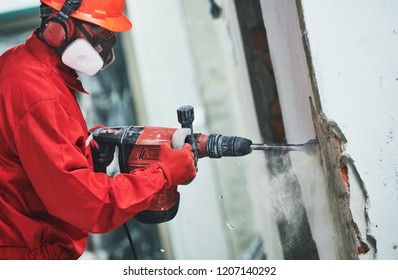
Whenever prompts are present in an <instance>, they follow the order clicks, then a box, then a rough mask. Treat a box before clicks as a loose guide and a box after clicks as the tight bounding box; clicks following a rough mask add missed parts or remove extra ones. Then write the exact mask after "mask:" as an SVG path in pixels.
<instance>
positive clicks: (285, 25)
mask: <svg viewBox="0 0 398 280" xmlns="http://www.w3.org/2000/svg"><path fill="white" fill-rule="evenodd" d="M326 2H328V3H329V2H333V1H326ZM338 2H339V9H340V10H341V9H342V10H344V11H347V14H344V15H343V16H344V19H348V18H350V17H351V14H349V12H350V11H351V10H350V9H351V7H348V4H344V3H345V2H344V1H338ZM365 2H366V3H365V4H363V6H362V7H363V9H365V10H366V11H368V10H369V11H370V10H372V6H371V5H370V4H369V2H368V1H365ZM345 5H346V6H345ZM326 6H327V5H326ZM331 6H332V7H334V6H333V5H331ZM394 7H396V6H394ZM384 8H385V10H388V6H387V5H384ZM385 10H379V12H380V14H383V15H385ZM126 14H127V16H128V17H129V18H130V20H131V21H132V23H133V28H132V30H131V31H128V32H125V33H121V34H118V45H117V47H116V50H115V52H116V61H115V62H114V64H112V65H111V66H110V67H109V68H107V70H106V71H101V72H99V73H98V74H97V75H95V76H93V77H89V76H85V75H82V74H79V76H80V79H81V80H82V82H83V85H84V87H85V89H86V90H87V91H88V92H90V94H89V95H84V94H81V95H79V97H78V102H79V104H80V106H81V109H82V112H83V114H84V116H85V119H86V121H87V125H88V127H92V126H94V125H96V124H99V123H101V124H104V125H106V126H129V125H145V126H165V127H179V123H178V121H177V115H176V110H177V108H178V107H180V106H182V105H192V106H193V107H194V109H195V121H194V124H193V127H194V131H195V132H203V133H206V134H210V133H220V134H223V135H237V136H242V137H246V138H249V139H251V140H252V141H253V142H256V143H276V144H281V143H287V142H289V143H304V142H306V141H307V140H309V139H311V138H320V137H322V135H323V136H325V131H327V132H328V133H330V135H329V134H328V139H329V138H330V139H334V138H333V137H334V136H335V135H338V136H339V137H340V140H341V139H343V140H344V141H346V140H347V139H346V138H344V137H343V136H344V134H343V131H345V132H347V131H355V129H351V126H352V127H354V128H357V127H358V126H357V125H356V124H355V122H353V123H350V122H349V121H350V120H353V119H354V118H351V119H350V117H346V118H344V116H341V114H344V113H345V112H346V111H344V112H342V111H338V108H339V106H340V105H339V104H338V103H336V105H334V103H333V102H331V100H332V98H333V96H334V97H335V99H339V98H340V100H341V96H336V95H335V91H333V90H329V91H328V89H327V88H326V86H325V87H322V86H323V85H328V84H332V83H331V82H330V81H335V79H334V78H335V77H334V78H333V77H326V78H325V76H323V75H322V74H324V73H325V71H324V69H330V68H328V67H329V66H330V65H331V64H330V63H329V61H327V60H322V59H326V58H329V57H330V54H333V53H335V52H333V51H330V49H327V50H324V49H322V46H318V45H316V43H317V42H320V41H321V42H322V40H321V39H322V38H324V37H323V36H325V37H328V38H330V34H332V35H335V36H336V37H334V39H335V40H334V41H333V43H335V44H337V43H338V42H339V39H338V35H337V34H338V33H339V32H340V34H341V32H342V31H343V30H344V29H345V28H346V26H351V25H350V24H347V25H345V26H344V27H343V26H340V29H338V30H336V32H335V33H333V32H332V31H331V33H329V35H327V34H325V33H323V29H322V28H323V27H325V26H329V25H327V24H330V25H332V24H333V23H334V22H335V21H334V19H331V18H328V17H327V16H326V15H328V14H330V12H329V10H328V7H322V5H321V4H319V3H318V4H316V1H315V2H314V1H310V0H303V1H266V0H264V1H260V0H217V1H213V0H211V1H209V0H127V1H126ZM332 14H333V13H332ZM311 15H312V16H313V18H311ZM307 17H308V20H307ZM384 18H387V17H385V16H384ZM39 22H40V18H39V1H38V0H19V1H13V2H10V1H6V0H0V53H3V52H4V51H6V50H7V49H8V48H10V47H11V46H14V45H17V44H21V43H23V42H24V41H25V40H26V38H28V37H29V36H30V35H31V33H32V31H33V30H34V29H35V28H36V27H38V26H39ZM266 27H267V28H266ZM311 27H314V28H313V29H311ZM315 27H319V30H317V29H316V28H315ZM321 27H322V28H321ZM330 30H332V29H330ZM330 30H329V31H330ZM394 30H396V31H397V32H398V28H397V29H394ZM308 31H311V32H309V33H308ZM394 32H395V31H394ZM364 33H365V30H364V31H363V33H361V34H364ZM350 34H355V32H353V33H350ZM391 34H393V32H392V31H391ZM305 36H308V37H305ZM352 36H355V35H352ZM358 36H361V35H360V34H358ZM391 36H392V35H391ZM395 36H396V32H395ZM364 38H367V37H364ZM309 42H311V44H313V46H314V48H312V49H311V48H310V45H311V44H310V43H309ZM333 43H331V44H329V46H330V48H331V49H333V50H334V51H336V47H335V45H333ZM346 51H347V52H350V51H352V52H355V48H354V46H353V47H352V48H351V49H348V48H347V49H346ZM271 58H272V61H271ZM340 59H341V60H339V61H342V62H347V63H351V64H349V65H353V64H355V62H352V61H351V62H349V61H347V60H346V58H345V57H340ZM338 67H339V68H341V69H346V68H344V65H343V64H341V65H339V66H338ZM359 67H360V66H359ZM333 69H334V68H333ZM336 71H338V70H336ZM340 73H342V75H344V71H340ZM347 75H349V74H347ZM370 75H372V74H370ZM395 75H396V72H395ZM315 77H318V78H319V77H320V80H319V81H318V80H317V79H315ZM347 79H349V77H347ZM380 79H381V78H380ZM396 79H397V80H398V78H396ZM328 81H329V83H328ZM318 82H319V83H318ZM354 82H355V81H352V83H354ZM382 82H383V80H378V84H380V83H382ZM341 93H342V94H344V91H341ZM323 94H324V95H323ZM325 96H330V97H329V98H330V99H327V98H326V97H325ZM346 96H349V94H346V95H344V99H345V98H346ZM360 98H361V97H358V99H357V100H359V99H360ZM357 100H350V99H349V98H348V97H347V99H346V100H345V101H346V102H348V103H349V102H352V103H351V104H352V106H351V107H350V108H351V109H352V108H354V107H355V104H357V103H356V102H357ZM362 100H363V99H362ZM392 100H393V101H392V103H393V104H396V100H397V99H396V98H394V99H392ZM324 101H328V102H324ZM371 101H372V100H370V101H369V102H371ZM322 105H323V107H322ZM328 106H331V107H328ZM325 108H326V112H327V113H328V114H329V116H332V117H331V119H332V120H333V119H338V120H340V119H341V122H338V123H335V122H333V124H334V125H332V122H329V119H328V118H327V116H326V117H325V115H324V114H322V113H323V111H322V110H323V109H325ZM330 108H336V111H333V110H332V109H330ZM353 110H355V109H353ZM363 114H366V113H365V112H364V113H363ZM336 116H341V118H340V119H339V117H336ZM323 117H325V118H324V119H323ZM345 120H347V123H346V122H345ZM394 120H395V119H394ZM339 125H340V127H339ZM392 126H394V129H395V126H396V122H393V124H392ZM325 127H329V128H330V127H333V128H334V130H333V129H330V130H322V128H325ZM341 127H342V129H340V128H341ZM394 129H393V130H394ZM332 131H334V132H335V131H340V132H341V133H342V134H338V133H337V132H336V134H333V133H332ZM331 135H332V136H331ZM355 136H358V140H356V139H357V138H355ZM360 136H361V132H357V133H356V134H355V135H354V136H351V135H348V143H353V145H351V147H352V146H356V144H357V143H358V142H359V137H360ZM337 138H338V137H336V139H337ZM325 139H326V138H325ZM362 139H363V138H362ZM350 140H351V141H352V142H349V141H350ZM355 141H357V142H355ZM333 143H334V142H333ZM342 144H344V143H342ZM330 145H331V146H330ZM333 145H335V144H330V142H327V141H326V140H325V142H321V147H320V150H321V151H320V153H318V154H317V155H316V156H314V157H309V156H308V155H305V154H294V155H290V154H286V153H281V152H277V151H276V152H268V153H265V152H253V153H252V154H250V155H248V156H246V157H242V158H221V159H208V158H205V159H200V160H199V164H198V168H199V169H198V175H197V177H196V179H195V180H194V181H193V182H192V183H191V184H189V185H186V186H180V187H179V191H180V193H181V202H180V208H179V212H178V214H177V216H176V218H174V219H173V220H172V221H170V222H168V223H165V224H160V225H144V224H141V223H139V222H138V221H136V220H135V219H132V220H130V221H129V222H128V223H127V227H128V230H129V232H130V233H131V235H132V238H133V241H134V245H135V247H136V250H137V255H138V258H139V259H160V260H161V259H347V258H349V259H357V258H364V259H374V258H376V256H377V254H376V252H377V249H376V241H375V239H378V240H379V241H378V242H380V243H379V245H380V244H381V247H380V248H383V245H384V244H385V248H384V249H381V251H380V250H379V253H380V254H381V255H380V254H379V256H382V257H381V258H398V253H397V246H398V240H397V239H396V236H398V235H397V234H396V233H397V232H398V229H397V227H396V226H393V225H390V224H388V225H387V222H386V221H385V217H383V216H382V215H381V214H380V215H379V214H378V213H379V211H375V212H370V214H369V213H368V205H369V196H370V197H372V194H373V193H374V192H372V189H370V190H366V175H365V179H363V178H364V177H362V178H361V177H360V175H364V171H363V170H361V169H359V170H358V169H356V166H355V165H353V161H350V160H347V158H345V159H344V158H343V160H341V158H336V157H333V156H331V154H330V153H328V152H329V151H331V150H334V149H336V146H333ZM356 147H363V146H360V145H357V146H356ZM337 148H338V149H341V148H342V147H341V146H338V147H337ZM392 151H393V154H396V152H397V150H396V149H395V148H394V149H393V150H392ZM343 152H344V151H343ZM357 154H358V155H360V154H361V152H360V151H358V153H357ZM351 155H353V156H354V158H355V155H356V154H355V151H354V152H352V154H351ZM348 159H350V158H349V157H348ZM375 161H376V160H374V158H366V159H364V158H360V159H358V161H357V162H359V163H361V164H364V165H367V164H368V165H367V166H369V169H368V170H367V172H368V173H366V174H369V176H371V177H372V178H375V177H376V176H378V175H377V174H375V173H374V174H372V172H376V171H375V170H376V168H374V169H372V168H370V166H371V164H372V162H375ZM327 162H332V163H333V164H334V163H335V164H334V165H333V164H332V165H330V166H329V165H327V164H325V163H327ZM342 162H345V163H346V165H345V167H347V166H348V167H349V170H350V172H352V174H353V175H352V174H351V173H350V176H351V177H350V178H351V181H350V183H351V186H352V187H351V189H350V190H347V189H344V190H341V189H339V188H338V187H339V186H340V185H339V184H344V183H347V184H348V182H343V181H341V182H340V181H338V182H336V181H333V180H331V179H330V178H333V177H335V176H336V175H335V174H339V173H338V172H339V171H340V169H339V168H340V164H341V163H342ZM347 162H348V163H347ZM350 164H352V165H350ZM336 166H337V167H336ZM334 168H337V169H336V170H337V171H338V172H337V173H333V172H334V171H335V170H334ZM371 169H372V170H371ZM118 172H119V169H118V164H117V161H116V160H115V161H114V162H113V163H112V165H111V167H110V168H109V169H108V174H109V175H110V176H114V175H115V174H117V173H118ZM385 172H388V174H390V175H391V174H395V176H393V175H392V176H393V177H394V178H396V164H395V171H394V170H389V171H385ZM330 174H333V175H330ZM386 174H387V173H386ZM340 175H341V174H340ZM340 175H337V178H340V177H339V176H340ZM364 182H365V184H364ZM386 184H387V185H388V186H390V189H389V191H388V192H386V193H385V194H384V195H385V196H383V197H388V199H390V198H391V197H393V198H391V199H395V197H397V198H398V187H397V183H396V180H395V179H393V178H391V180H390V181H388V182H387V183H386ZM368 186H369V185H368ZM333 188H335V189H338V191H331V189H333ZM342 189H343V188H342ZM341 192H343V193H344V194H342V193H341ZM348 194H351V195H352V196H351V197H353V198H351V201H350V198H348V202H347V203H341V205H342V206H341V207H340V206H339V207H338V206H336V205H337V204H339V203H336V201H339V199H343V197H344V199H345V198H346V197H349V195H348ZM374 197H377V198H378V196H377V195H375V196H374ZM388 199H387V200H388ZM340 202H341V201H340ZM344 202H346V201H345V200H344ZM350 202H351V204H350ZM343 204H344V205H343ZM397 204H398V202H397ZM339 205H340V204H339ZM389 205H392V206H391V208H389V209H390V210H392V211H395V210H398V207H397V206H395V204H394V203H391V204H389ZM376 208H377V206H376ZM372 209H373V208H372ZM341 213H343V214H341ZM395 213H396V212H395ZM369 217H370V219H371V220H372V221H373V223H371V222H370V221H369ZM354 220H355V221H354ZM375 224H379V225H381V224H384V225H385V226H386V228H384V229H383V231H382V232H378V231H380V230H381V229H380V228H378V229H376V227H375ZM395 224H396V223H395ZM394 233H395V234H394ZM394 236H395V237H394ZM347 240H348V241H347ZM347 242H348V243H347ZM363 244H365V245H366V246H364V245H363ZM394 244H395V249H394ZM365 247H367V250H362V251H361V250H359V249H358V248H360V249H363V248H365ZM387 247H388V248H387ZM132 257H133V256H132V252H131V248H130V245H129V242H128V239H127V237H126V234H125V232H124V229H123V228H119V229H116V230H115V231H113V232H110V233H107V234H101V235H97V234H92V235H90V239H89V243H88V245H87V248H86V252H85V253H84V255H83V256H82V257H81V259H131V258H132Z"/></svg>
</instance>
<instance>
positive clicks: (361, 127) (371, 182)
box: [302, 0, 398, 259]
mask: <svg viewBox="0 0 398 280" xmlns="http://www.w3.org/2000/svg"><path fill="white" fill-rule="evenodd" d="M302 5H303V10H304V18H305V24H306V28H307V33H308V35H307V36H308V39H309V44H310V49H311V56H312V63H313V66H314V69H315V75H316V81H317V85H318V88H319V93H320V98H321V103H322V108H323V111H324V112H325V114H326V116H327V118H329V119H331V120H333V121H335V122H336V123H337V125H338V126H339V127H340V129H341V130H342V132H343V133H344V135H345V136H346V138H347V145H346V147H345V152H346V153H347V154H348V155H349V156H350V157H351V158H352V159H353V160H354V162H355V166H356V168H357V170H358V172H359V175H360V177H361V179H362V180H363V183H364V187H365V188H366V190H367V192H368V195H369V204H368V205H367V206H368V207H369V209H368V212H369V219H370V225H369V226H370V228H369V234H371V235H373V236H374V237H375V238H376V241H377V258H379V259H398V248H397V246H398V222H397V221H398V220H397V218H396V216H397V214H398V139H397V133H398V110H397V109H398V51H397V50H398V20H397V19H398V1H393V0H381V1H374V0H350V1H346V0H325V1H318V0H302ZM353 197H354V196H353ZM351 205H352V206H351V207H352V208H353V211H355V210H356V209H355V208H356V207H363V205H361V203H360V201H355V199H352V200H351ZM362 219H363V217H362Z"/></svg>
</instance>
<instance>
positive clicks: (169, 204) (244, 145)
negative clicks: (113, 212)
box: [91, 106, 318, 224]
mask: <svg viewBox="0 0 398 280" xmlns="http://www.w3.org/2000/svg"><path fill="white" fill-rule="evenodd" d="M177 117H178V122H179V123H180V124H181V128H178V129H177V128H167V127H148V126H121V127H103V128H97V129H94V130H93V131H92V132H91V133H92V136H93V139H94V140H95V141H96V142H97V143H99V144H101V143H107V144H113V145H116V146H117V147H118V154H119V155H118V161H119V168H120V172H122V173H129V172H131V171H132V170H134V169H137V168H142V167H146V166H148V165H150V164H151V163H154V162H156V161H158V156H159V150H160V146H161V145H162V144H164V143H166V142H171V144H172V148H173V149H181V148H182V147H183V146H184V145H185V143H189V144H191V145H192V152H193V153H194V160H195V166H196V168H197V163H198V159H199V158H203V157H209V158H221V157H239V156H245V155H248V154H250V153H251V152H252V151H253V150H279V151H286V152H288V151H303V152H305V153H307V154H308V155H314V154H315V153H316V149H317V144H318V141H317V140H315V139H312V140H309V141H308V142H306V143H304V144H287V145H268V144H253V143H252V141H251V140H249V139H246V138H243V137H238V136H223V135H221V134H209V135H206V134H202V133H194V131H193V125H192V124H193V121H194V109H193V107H192V106H182V107H180V108H178V110H177ZM103 171H105V172H106V168H105V170H103ZM187 183H189V182H187ZM179 199H180V195H179V192H178V191H177V186H172V187H171V188H169V189H167V190H164V191H161V192H160V193H159V195H158V197H157V198H156V199H155V200H154V201H153V202H152V204H151V206H150V207H149V209H147V210H145V211H142V212H140V213H138V214H137V215H136V216H135V218H136V219H137V220H138V221H140V222H142V223H146V224H158V223H163V222H167V221H170V220H171V219H173V218H174V217H175V215H176V214H177V211H178V206H179Z"/></svg>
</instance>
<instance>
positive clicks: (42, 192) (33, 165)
mask: <svg viewBox="0 0 398 280" xmlns="http://www.w3.org/2000/svg"><path fill="white" fill-rule="evenodd" d="M84 134H85V132H84V130H83V128H82V126H81V125H80V123H79V122H78V121H77V120H76V119H75V118H74V117H72V116H70V115H69V114H68V112H67V111H66V110H64V108H63V107H62V106H61V105H60V104H59V103H57V102H56V101H54V100H46V101H41V102H39V103H37V104H36V105H34V106H33V107H32V108H31V109H30V110H29V111H28V112H27V113H26V115H25V116H24V118H23V119H22V120H21V121H20V123H19V124H18V125H17V126H16V127H15V129H14V141H15V145H16V149H17V153H18V156H19V158H20V160H21V163H22V165H23V167H24V169H25V171H26V173H27V175H28V176H29V178H30V180H31V183H32V185H33V187H34V189H35V190H36V192H37V194H38V195H39V197H40V199H41V201H42V202H43V204H44V206H45V207H46V209H47V210H48V212H49V213H50V214H51V215H53V216H55V217H58V218H60V219H62V220H64V221H66V222H68V223H70V224H72V225H74V226H76V227H78V228H81V229H83V230H85V231H88V232H95V233H104V232H108V231H110V230H112V229H114V228H116V227H118V226H120V225H121V224H123V223H124V222H126V221H127V220H129V219H130V218H131V217H133V216H134V215H135V214H136V213H138V212H140V211H142V210H145V209H147V208H148V206H149V205H150V202H151V201H152V199H153V198H154V197H155V196H156V194H157V193H158V192H159V191H160V190H161V189H162V188H163V187H164V186H165V185H166V183H167V181H166V179H165V177H164V175H163V173H162V172H161V170H160V169H159V166H158V165H157V164H156V163H155V164H153V165H150V166H148V167H147V168H146V169H143V170H137V171H134V172H133V173H131V174H118V175H117V176H115V177H114V178H110V177H108V176H107V175H106V174H104V173H94V172H93V170H92V168H91V164H89V161H88V159H87V158H88V157H86V155H85V152H84V149H85V139H84Z"/></svg>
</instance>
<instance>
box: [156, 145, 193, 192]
mask: <svg viewBox="0 0 398 280" xmlns="http://www.w3.org/2000/svg"><path fill="white" fill-rule="evenodd" d="M159 163H160V168H161V169H162V171H163V173H164V174H165V176H166V178H167V181H168V183H169V185H170V186H177V185H181V184H184V183H187V182H189V181H191V180H193V179H194V178H195V176H196V167H195V163H194V155H193V153H192V146H191V145H190V144H186V145H185V146H184V147H183V148H182V149H181V150H174V149H172V148H171V142H167V143H165V144H162V145H161V146H160V151H159Z"/></svg>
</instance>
